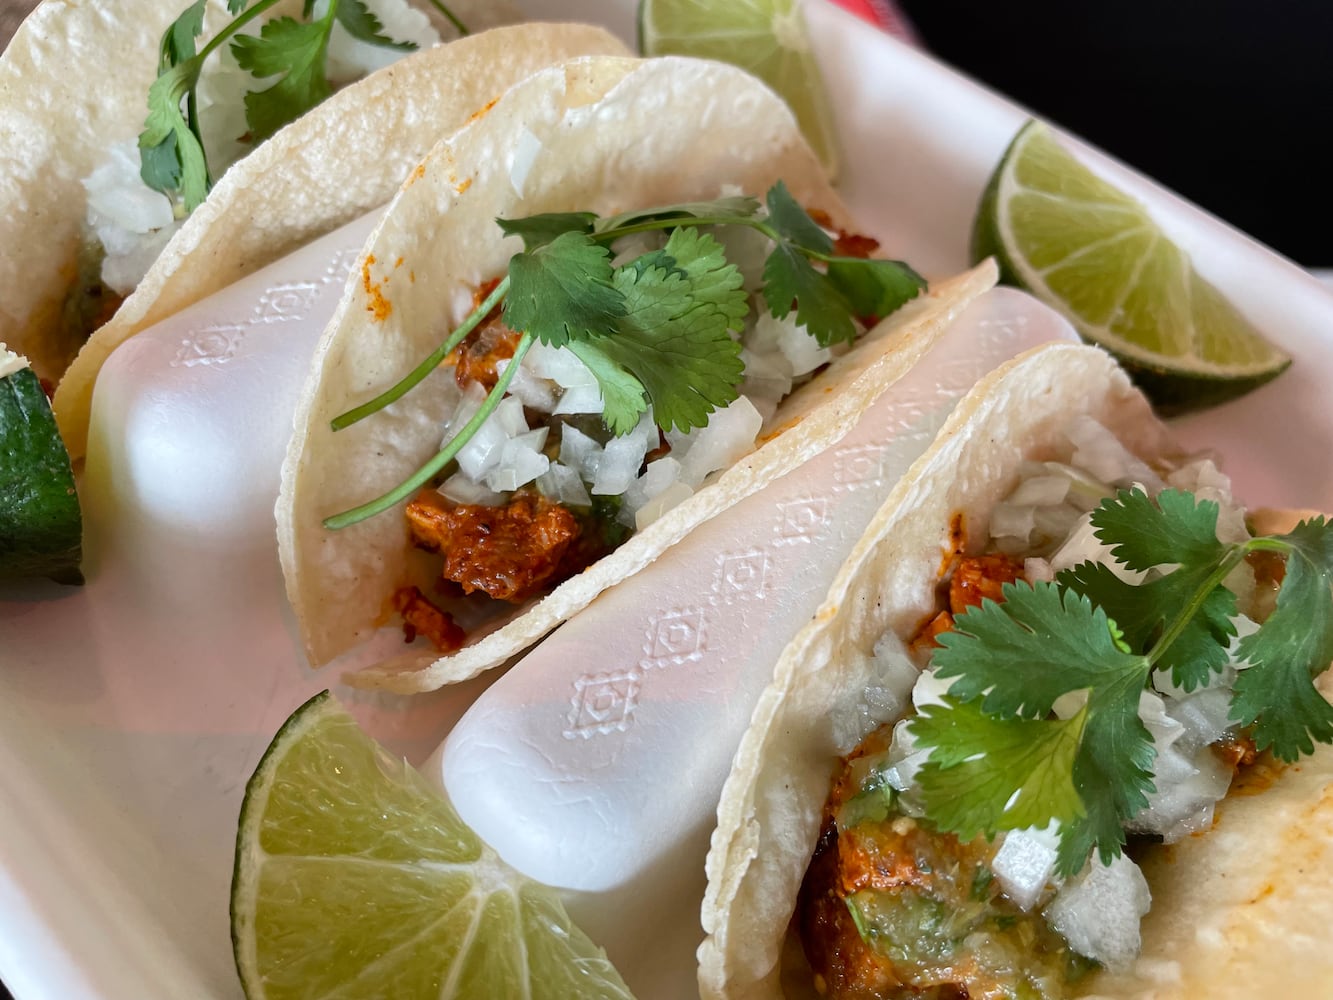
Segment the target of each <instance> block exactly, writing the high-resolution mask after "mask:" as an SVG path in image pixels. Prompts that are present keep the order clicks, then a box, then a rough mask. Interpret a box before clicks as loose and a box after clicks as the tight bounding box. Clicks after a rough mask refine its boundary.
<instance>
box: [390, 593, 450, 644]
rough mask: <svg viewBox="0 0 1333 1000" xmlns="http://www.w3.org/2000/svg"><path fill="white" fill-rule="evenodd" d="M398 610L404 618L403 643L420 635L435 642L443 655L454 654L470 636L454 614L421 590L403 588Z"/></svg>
mask: <svg viewBox="0 0 1333 1000" xmlns="http://www.w3.org/2000/svg"><path fill="white" fill-rule="evenodd" d="M393 607H394V610H395V611H397V612H398V614H399V615H401V616H402V619H403V641H404V642H411V641H412V640H413V639H415V638H416V637H417V636H418V635H423V636H425V637H426V638H427V639H429V640H430V641H431V644H432V645H434V647H435V648H436V649H438V650H439V651H440V652H441V653H452V652H453V651H454V650H455V649H457V648H458V647H459V646H461V645H463V639H464V638H466V636H465V635H464V633H463V630H462V628H460V627H459V626H458V624H457V623H455V622H454V618H453V615H451V614H449V612H447V611H441V610H440V609H439V608H437V607H436V606H435V605H434V604H433V603H432V602H431V600H430V598H428V597H427V596H426V595H425V594H423V593H422V592H421V590H420V588H418V587H399V588H398V589H397V590H396V591H394V595H393Z"/></svg>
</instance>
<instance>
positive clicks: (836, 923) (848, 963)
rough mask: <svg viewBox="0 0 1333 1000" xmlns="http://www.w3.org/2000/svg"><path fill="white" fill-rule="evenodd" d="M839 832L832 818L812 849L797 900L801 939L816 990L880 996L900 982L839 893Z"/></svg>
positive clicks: (871, 999) (860, 998) (859, 997)
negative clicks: (871, 943) (868, 939)
mask: <svg viewBox="0 0 1333 1000" xmlns="http://www.w3.org/2000/svg"><path fill="white" fill-rule="evenodd" d="M841 881H842V880H841V878H840V876H839V851H838V831H837V828H836V827H835V826H834V825H833V824H832V823H825V824H824V831H823V833H822V834H821V836H820V838H819V845H818V846H817V847H816V848H815V856H814V858H813V859H812V860H811V862H810V867H809V868H808V869H807V870H806V873H805V881H803V882H802V883H801V891H800V895H799V897H798V900H797V914H798V917H799V920H800V933H801V944H802V945H803V947H804V948H805V955H806V958H807V960H808V961H809V962H810V966H811V968H812V969H813V971H814V973H815V989H816V990H818V992H819V993H820V994H821V995H824V996H832V997H838V998H841V1000H879V998H881V997H892V996H896V995H897V993H898V991H899V990H900V989H901V987H902V980H900V979H899V978H898V977H897V976H896V975H895V974H894V971H893V963H892V962H891V961H889V960H888V959H887V958H884V957H883V956H881V955H879V954H878V953H876V951H875V950H874V949H873V948H871V947H870V945H868V944H867V943H866V942H865V940H864V939H863V938H862V937H861V935H860V933H859V932H858V931H857V929H856V923H855V922H854V921H853V920H852V915H851V911H849V910H848V909H847V902H846V899H845V898H844V896H843V895H842V892H841V885H840V883H841Z"/></svg>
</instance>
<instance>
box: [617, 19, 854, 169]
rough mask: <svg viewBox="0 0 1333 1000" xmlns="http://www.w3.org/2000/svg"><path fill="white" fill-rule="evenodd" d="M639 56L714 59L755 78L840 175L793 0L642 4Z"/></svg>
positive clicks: (829, 119)
mask: <svg viewBox="0 0 1333 1000" xmlns="http://www.w3.org/2000/svg"><path fill="white" fill-rule="evenodd" d="M639 50H640V51H641V52H643V54H644V55H646V56H667V55H681V56H697V57H698V58H700V59H716V60H717V61H718V62H724V63H730V64H731V65H733V66H739V67H740V68H741V69H743V70H746V71H747V72H749V73H752V74H753V75H755V76H757V77H759V79H761V80H763V81H764V82H765V83H766V84H768V85H769V86H770V87H772V88H773V89H774V90H775V91H777V92H778V94H779V95H781V97H782V99H783V100H785V101H786V102H787V106H788V107H790V108H791V109H792V112H793V113H794V114H795V115H796V120H797V122H799V123H800V126H801V131H802V133H804V135H805V138H806V141H807V142H809V143H810V146H811V148H812V149H813V150H814V151H815V153H816V155H818V156H819V159H820V162H822V163H823V164H824V167H825V169H827V170H828V172H829V174H830V176H832V175H833V174H835V173H836V172H837V167H838V143H837V138H836V136H835V135H834V134H833V115H832V113H831V112H830V110H829V102H828V97H827V95H826V94H825V92H824V81H823V78H822V77H820V75H819V67H818V66H817V65H816V64H815V58H814V54H813V53H812V52H811V51H810V39H809V35H808V34H807V32H806V28H805V18H804V17H802V15H801V8H800V5H799V2H798V0H639Z"/></svg>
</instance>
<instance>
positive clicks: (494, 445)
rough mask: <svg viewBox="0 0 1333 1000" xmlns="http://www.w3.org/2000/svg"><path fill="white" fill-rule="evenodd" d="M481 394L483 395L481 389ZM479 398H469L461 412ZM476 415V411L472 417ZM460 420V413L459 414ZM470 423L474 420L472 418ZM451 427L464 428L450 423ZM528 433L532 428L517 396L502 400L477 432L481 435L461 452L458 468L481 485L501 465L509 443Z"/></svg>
mask: <svg viewBox="0 0 1333 1000" xmlns="http://www.w3.org/2000/svg"><path fill="white" fill-rule="evenodd" d="M478 390H479V391H480V387H478ZM475 398H476V397H475V396H473V395H472V394H471V393H469V394H468V395H466V396H465V397H464V402H463V403H460V406H459V409H460V410H461V409H462V408H463V406H464V405H466V404H467V403H468V402H470V401H471V400H472V399H475ZM475 412H476V410H475V409H474V410H473V411H472V413H475ZM456 419H457V411H455V420H456ZM466 419H471V414H469V415H468V417H467V418H466ZM450 426H451V427H453V426H460V427H461V426H462V425H461V423H455V421H450ZM527 430H528V424H527V421H526V420H525V419H524V417H523V404H522V403H521V402H520V401H519V400H517V399H515V398H514V397H513V396H506V397H505V398H504V399H502V400H500V405H499V406H497V407H496V408H495V411H494V412H493V413H491V415H490V416H489V417H487V418H486V421H485V423H483V424H482V425H481V427H479V428H478V429H477V433H476V434H474V435H473V436H472V438H471V440H469V441H468V443H467V444H465V445H464V446H463V448H462V450H461V451H459V453H458V467H459V468H460V469H462V470H463V471H464V472H466V473H467V474H468V475H469V476H471V477H472V478H473V479H475V480H476V481H477V482H481V480H482V477H483V476H485V475H486V473H487V472H489V471H490V470H491V469H493V468H494V467H495V466H496V465H498V464H499V463H500V461H501V456H502V452H503V449H504V445H505V442H506V441H508V440H510V439H511V438H514V437H518V436H519V435H521V434H525V433H526V432H527Z"/></svg>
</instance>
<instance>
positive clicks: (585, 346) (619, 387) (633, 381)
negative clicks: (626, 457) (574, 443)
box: [568, 337, 648, 434]
mask: <svg viewBox="0 0 1333 1000" xmlns="http://www.w3.org/2000/svg"><path fill="white" fill-rule="evenodd" d="M610 343H613V341H612V340H611V338H609V337H598V338H597V339H596V340H571V341H570V342H569V344H568V347H569V349H570V350H571V351H573V352H574V355H575V356H576V357H577V358H578V359H579V360H580V361H582V362H583V363H584V364H585V365H587V366H588V370H589V371H591V372H592V374H593V377H594V378H596V379H597V387H598V388H599V389H600V390H601V392H602V422H603V423H605V424H606V428H607V430H609V431H611V433H613V434H628V433H629V432H630V431H632V430H634V428H635V427H637V426H638V424H639V417H640V416H642V415H643V413H644V411H645V410H647V409H648V394H647V391H646V390H645V389H644V386H643V383H642V382H640V381H639V380H638V379H637V378H636V377H635V376H634V374H633V373H632V372H630V371H628V370H627V369H626V368H625V366H624V365H623V364H622V363H621V362H620V361H619V360H617V359H616V358H613V357H611V356H610V355H609V354H608V353H607V351H606V350H605V348H606V346H607V345H608V344H610Z"/></svg>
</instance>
